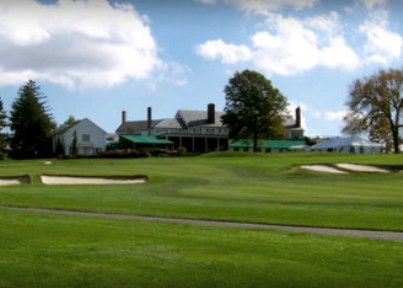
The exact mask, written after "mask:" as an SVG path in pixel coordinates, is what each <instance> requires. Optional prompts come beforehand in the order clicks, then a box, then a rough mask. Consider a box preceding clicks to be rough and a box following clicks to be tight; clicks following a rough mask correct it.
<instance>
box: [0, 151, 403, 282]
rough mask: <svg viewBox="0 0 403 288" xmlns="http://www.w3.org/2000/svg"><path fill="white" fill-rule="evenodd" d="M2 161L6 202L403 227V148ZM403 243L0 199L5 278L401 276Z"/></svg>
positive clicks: (1, 278) (0, 261)
mask: <svg viewBox="0 0 403 288" xmlns="http://www.w3.org/2000/svg"><path fill="white" fill-rule="evenodd" d="M52 161H53V165H45V164H44V162H45V161H44V160H35V161H3V162H0V177H1V176H18V175H29V176H30V177H31V178H32V183H31V184H29V185H22V186H10V187H0V206H18V207H41V208H51V209H68V210H81V211H100V212H115V213H127V214H137V215H155V216H169V217H186V218H192V219H219V220H227V221H244V222H257V223H273V224H288V225H308V226H322V227H339V228H358V229H381V230H396V231H403V188H402V187H403V172H395V173H390V174H387V175H385V174H370V173H351V174H349V175H332V174H325V173H315V172H307V171H303V170H301V169H299V168H298V166H299V165H302V164H318V163H327V164H334V163H340V162H350V163H362V164H374V165H388V166H394V167H396V168H397V167H402V166H403V155H402V156H401V155H397V156H396V155H370V156H351V155H337V154H298V153H296V154H294V153H290V154H267V155H251V154H247V153H213V154H207V155H204V156H199V157H185V158H150V159H134V160H105V159H103V160H101V159H99V160H63V161H62V160H59V161H58V160H52ZM42 174H50V175H85V176H102V175H104V176H111V175H115V176H119V175H124V176H130V175H139V174H141V175H147V176H148V177H149V182H148V183H146V184H137V185H100V186H97V185H95V186H79V185H78V186H46V185H43V184H41V183H40V181H39V179H40V178H39V177H40V175H42ZM402 269H403V243H402V242H395V241H382V240H369V239H362V238H348V237H334V236H319V235H313V234H312V235H311V234H298V233H286V232H275V231H259V230H244V229H231V228H213V227H197V226H192V225H185V224H169V223H151V222H141V221H129V220H117V219H107V218H88V217H79V216H62V215H47V214H45V213H43V214H42V213H30V212H17V211H9V210H1V209H0V287H1V288H3V287H366V288H368V287H403V278H402V277H401V272H402V271H403V270H402Z"/></svg>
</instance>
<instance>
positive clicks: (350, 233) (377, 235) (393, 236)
mask: <svg viewBox="0 0 403 288" xmlns="http://www.w3.org/2000/svg"><path fill="white" fill-rule="evenodd" d="M0 210H9V211H21V212H30V213H45V214H54V215H69V216H82V217H97V218H109V219H124V220H134V221H150V222H165V223H180V224H190V225H197V226H212V227H224V228H238V229H257V230H280V231H288V232H297V233H313V234H324V235H337V236H347V237H364V238H373V239H385V240H396V241H403V232H391V231H373V230H354V229H336V228H317V227H306V226H287V225H272V224H255V223H242V222H226V221H216V220H195V219H182V218H170V217H157V216H137V215H128V214H112V213H102V212H79V211H71V210H56V209H45V208H20V207H8V206H0Z"/></svg>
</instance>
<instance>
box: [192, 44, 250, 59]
mask: <svg viewBox="0 0 403 288" xmlns="http://www.w3.org/2000/svg"><path fill="white" fill-rule="evenodd" d="M196 51H197V53H198V54H199V55H201V56H203V57H204V58H207V59H210V60H217V59H220V60H221V61H222V63H225V64H235V63H239V62H245V61H248V60H250V59H251V57H252V52H251V50H250V49H249V48H248V47H247V46H245V45H234V44H227V43H225V42H224V41H222V40H221V39H217V40H210V41H207V42H205V43H204V44H201V45H199V46H198V47H197V48H196Z"/></svg>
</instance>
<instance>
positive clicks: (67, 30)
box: [0, 0, 163, 88]
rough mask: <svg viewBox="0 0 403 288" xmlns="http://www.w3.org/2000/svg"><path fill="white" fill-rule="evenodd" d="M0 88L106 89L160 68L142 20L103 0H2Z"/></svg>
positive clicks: (125, 8) (124, 7)
mask: <svg viewBox="0 0 403 288" xmlns="http://www.w3.org/2000/svg"><path fill="white" fill-rule="evenodd" d="M0 13H1V15H2V16H1V17H0V85H1V84H3V85H4V84H19V83H24V82H26V81H27V79H29V78H31V79H35V80H45V81H49V82H52V83H57V84H61V85H64V86H66V87H70V88H74V87H84V88H85V87H108V86H113V85H116V84H119V83H122V82H124V81H125V80H126V79H128V78H134V79H146V78H147V77H149V76H150V75H151V74H152V73H153V71H155V70H156V69H158V68H159V67H160V66H161V65H163V63H162V61H161V60H160V59H159V57H158V53H157V45H156V42H155V40H154V39H153V37H152V35H151V31H150V28H149V27H148V26H147V24H146V21H145V18H144V17H142V16H141V15H139V14H138V13H137V12H136V11H135V9H134V7H133V6H132V5H130V4H113V5H112V4H110V3H109V2H108V1H107V0H86V1H83V0H78V1H71V0H59V1H58V2H57V3H55V4H47V5H45V4H41V3H39V2H37V1H34V0H21V1H1V2H0Z"/></svg>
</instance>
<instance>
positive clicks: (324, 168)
mask: <svg viewBox="0 0 403 288" xmlns="http://www.w3.org/2000/svg"><path fill="white" fill-rule="evenodd" d="M300 167H301V168H302V169H306V170H311V171H315V172H325V173H334V174H348V173H347V172H345V171H341V170H339V169H336V168H334V167H331V166H326V165H304V166H300Z"/></svg>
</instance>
